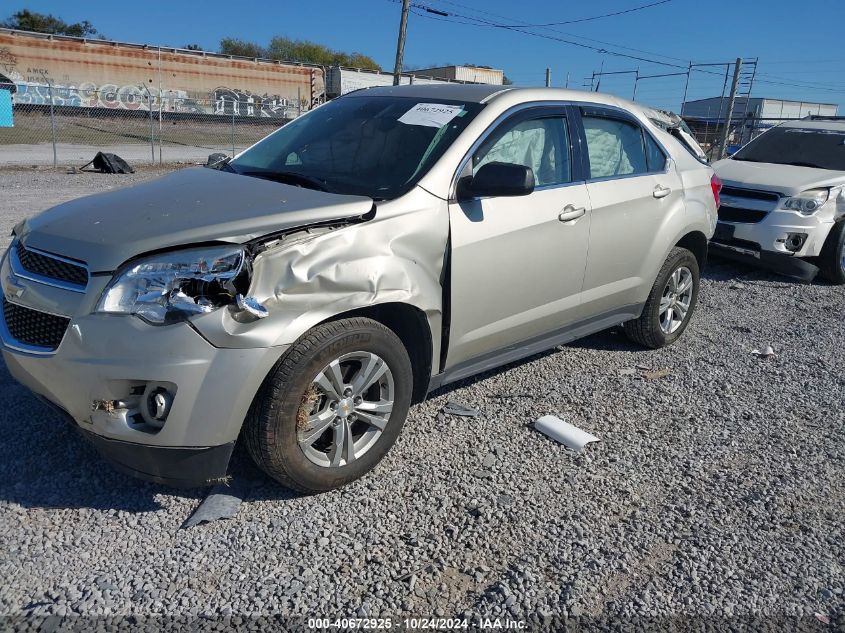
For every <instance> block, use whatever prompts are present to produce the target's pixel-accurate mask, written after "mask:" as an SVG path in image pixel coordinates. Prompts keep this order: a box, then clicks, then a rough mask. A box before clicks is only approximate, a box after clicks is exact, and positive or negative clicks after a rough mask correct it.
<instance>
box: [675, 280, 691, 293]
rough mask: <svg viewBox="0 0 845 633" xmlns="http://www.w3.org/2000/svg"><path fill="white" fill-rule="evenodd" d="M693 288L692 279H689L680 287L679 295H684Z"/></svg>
mask: <svg viewBox="0 0 845 633" xmlns="http://www.w3.org/2000/svg"><path fill="white" fill-rule="evenodd" d="M691 287H692V277H687V278H685V279H684V280H683V281H682V282H681V285H680V286H678V294H679V295H682V294H684V293H685V292H686V291H687V290H689V289H690V288H691Z"/></svg>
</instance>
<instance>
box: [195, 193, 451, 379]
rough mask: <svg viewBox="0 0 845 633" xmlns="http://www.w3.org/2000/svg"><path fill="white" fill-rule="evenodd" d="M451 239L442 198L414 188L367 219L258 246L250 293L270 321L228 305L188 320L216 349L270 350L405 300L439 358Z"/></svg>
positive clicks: (270, 241) (298, 233)
mask: <svg viewBox="0 0 845 633" xmlns="http://www.w3.org/2000/svg"><path fill="white" fill-rule="evenodd" d="M448 235H449V217H448V210H447V207H446V203H445V201H443V200H441V199H439V198H437V197H435V196H433V195H431V194H429V193H428V192H426V191H425V190H423V189H421V188H416V189H414V190H412V191H411V192H409V193H408V194H406V195H404V196H402V197H401V198H398V199H396V200H393V201H389V202H384V203H380V204H379V205H378V206H377V208H376V211H375V213H374V217H372V218H371V219H369V220H366V221H364V222H358V223H354V224H348V225H345V226H339V227H322V228H320V229H315V230H310V229H308V228H307V227H306V228H304V229H303V230H301V231H298V232H294V233H291V234H288V235H286V236H283V237H281V238H273V239H272V240H268V241H267V242H266V243H259V245H258V249H257V250H258V251H259V253H258V255H257V256H256V257H255V260H254V262H253V276H252V282H251V285H250V290H249V294H250V296H252V297H255V299H257V300H258V301H259V302H260V303H261V304H262V305H263V306H264V307H265V308H266V309H267V311H268V313H269V314H268V316H267V317H266V318H263V319H260V320H255V319H253V318H250V317H249V316H248V315H244V314H241V313H239V312H238V311H237V309H236V308H235V307H230V308H227V309H224V310H217V311H215V312H212V313H209V314H205V315H201V316H199V317H196V318H194V319H192V323H193V324H194V327H195V328H196V329H197V331H199V333H200V334H202V335H203V336H204V337H205V338H206V339H207V340H208V341H209V342H211V343H212V344H213V345H215V346H217V347H227V348H253V347H273V346H278V345H288V344H290V343H292V342H294V341H295V340H296V339H298V338H299V337H300V336H302V335H303V334H304V333H305V332H307V331H308V330H309V329H310V328H312V327H314V326H315V325H317V324H318V323H321V322H323V321H326V320H328V319H331V318H333V317H336V316H337V315H340V314H343V313H345V312H349V311H352V310H359V309H362V308H367V307H371V306H375V305H379V304H385V303H404V304H408V305H411V306H413V307H415V308H417V309H418V310H420V311H422V312H423V313H424V314H425V315H426V319H427V321H428V325H429V327H430V329H431V338H432V347H433V350H432V351H433V357H434V358H438V357H439V354H440V331H441V323H442V313H443V305H442V304H443V290H442V285H441V277H442V274H443V265H444V256H445V253H446V248H447V242H448ZM434 365H435V366H436V363H435V364H434Z"/></svg>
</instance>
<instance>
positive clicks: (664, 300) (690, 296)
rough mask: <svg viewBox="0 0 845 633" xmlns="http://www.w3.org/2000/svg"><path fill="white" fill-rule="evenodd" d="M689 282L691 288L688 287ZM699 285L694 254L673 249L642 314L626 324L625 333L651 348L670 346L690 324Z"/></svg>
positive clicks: (696, 261)
mask: <svg viewBox="0 0 845 633" xmlns="http://www.w3.org/2000/svg"><path fill="white" fill-rule="evenodd" d="M688 282H689V283H690V285H689V286H686V284H687V283H688ZM699 285H700V272H699V270H698V260H696V258H695V255H693V254H692V252H690V251H689V250H687V249H685V248H680V247H675V248H673V249H672V250H671V252H670V253H669V257H667V258H666V261H665V262H664V263H663V266H662V267H661V269H660V272H659V273H658V274H657V279H656V280H655V281H654V285H653V286H652V287H651V292H650V293H649V295H648V299H647V300H646V303H645V306H644V307H643V311H642V314H641V315H640V317H639V318H638V319H634V320H633V321H628V322H627V323H625V324H624V325H623V328H624V330H625V334H626V335H627V336H628V338H630V339H631V340H632V341H634V342H636V343H639V344H640V345H643V346H644V347H648V348H651V349H657V348H659V347H665V346H666V345H671V344H672V343H674V342H675V341H676V340H678V338H679V337H680V336H681V334H683V333H684V330H685V329H686V328H687V325H689V322H690V319H691V318H692V314H693V312H694V311H695V305H696V303H697V302H698V289H699ZM667 306H669V307H667ZM679 317H680V318H679Z"/></svg>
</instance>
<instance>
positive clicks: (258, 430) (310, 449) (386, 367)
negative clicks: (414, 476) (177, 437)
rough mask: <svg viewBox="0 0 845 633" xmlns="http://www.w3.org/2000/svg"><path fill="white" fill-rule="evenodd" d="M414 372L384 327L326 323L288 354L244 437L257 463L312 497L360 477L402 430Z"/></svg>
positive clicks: (263, 392)
mask: <svg viewBox="0 0 845 633" xmlns="http://www.w3.org/2000/svg"><path fill="white" fill-rule="evenodd" d="M412 387H413V374H412V369H411V362H410V359H409V358H408V353H407V351H406V350H405V347H404V346H403V345H402V342H401V341H400V340H399V338H398V337H397V336H396V335H395V334H394V333H393V332H392V331H391V330H389V329H388V328H386V327H385V326H383V325H382V324H381V323H378V322H377V321H373V320H371V319H365V318H352V319H343V320H339V321H333V322H331V323H324V324H323V325H319V326H317V327H316V328H314V329H313V330H311V331H309V332H308V333H306V334H305V335H303V336H302V337H301V338H300V339H299V340H298V341H297V342H296V343H294V344H293V345H292V346H291V348H290V349H289V350H288V351H287V352H286V353H285V355H284V356H283V357H282V359H281V360H280V361H279V363H278V364H277V365H276V367H275V368H274V369H273V371H272V372H271V373H270V375H269V376H268V377H267V379H266V380H265V381H264V384H263V385H262V388H261V390H260V391H259V393H258V395H257V396H256V398H255V401H254V402H253V405H252V407H251V409H250V413H249V415H248V417H247V420H246V422H245V428H244V437H245V440H246V445H247V449H248V450H249V453H250V455H251V456H252V458H253V460H254V461H255V463H256V464H257V465H258V466H259V467H260V468H261V469H262V470H264V472H266V473H267V474H268V475H270V476H271V477H273V478H274V479H276V480H277V481H279V482H280V483H282V484H284V485H286V486H288V487H290V488H293V489H295V490H298V491H300V492H305V493H315V492H324V491H327V490H331V489H333V488H338V487H340V486H343V485H345V484H347V483H349V482H351V481H353V480H355V479H358V478H359V477H361V476H362V475H364V474H365V473H367V472H368V471H370V470H371V469H372V468H373V467H375V465H376V464H377V463H378V462H379V461H380V460H381V459H382V457H384V455H385V454H386V453H387V451H388V450H389V449H390V447H391V446H392V445H393V443H394V442H395V441H396V438H397V437H398V436H399V432H400V431H401V430H402V426H403V424H404V422H405V417H406V416H407V414H408V407H409V406H410V403H411V392H412Z"/></svg>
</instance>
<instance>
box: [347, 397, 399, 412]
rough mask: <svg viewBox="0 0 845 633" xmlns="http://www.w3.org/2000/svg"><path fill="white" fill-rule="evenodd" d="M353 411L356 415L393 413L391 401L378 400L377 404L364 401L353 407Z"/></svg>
mask: <svg viewBox="0 0 845 633" xmlns="http://www.w3.org/2000/svg"><path fill="white" fill-rule="evenodd" d="M355 411H356V413H361V412H367V413H390V412H391V411H393V400H380V401H379V402H371V401H369V400H364V401H363V402H362V403H361V404H359V405H358V406H356V407H355Z"/></svg>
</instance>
